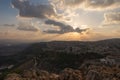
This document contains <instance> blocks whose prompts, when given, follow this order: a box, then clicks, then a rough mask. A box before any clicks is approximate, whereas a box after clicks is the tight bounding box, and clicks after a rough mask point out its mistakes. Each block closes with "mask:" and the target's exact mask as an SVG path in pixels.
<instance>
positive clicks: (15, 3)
mask: <svg viewBox="0 0 120 80" xmlns="http://www.w3.org/2000/svg"><path fill="white" fill-rule="evenodd" d="M108 38H120V0H0V40H13V41H14V40H18V41H53V40H67V41H71V40H75V41H88V40H101V39H108Z"/></svg>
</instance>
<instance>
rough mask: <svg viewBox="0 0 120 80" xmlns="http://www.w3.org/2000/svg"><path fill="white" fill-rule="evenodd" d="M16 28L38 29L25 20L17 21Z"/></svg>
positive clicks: (34, 30)
mask: <svg viewBox="0 0 120 80" xmlns="http://www.w3.org/2000/svg"><path fill="white" fill-rule="evenodd" d="M17 29H18V30H23V31H33V32H36V31H38V29H37V28H36V27H34V26H33V25H31V24H28V23H25V22H21V23H19V24H18V27H17Z"/></svg>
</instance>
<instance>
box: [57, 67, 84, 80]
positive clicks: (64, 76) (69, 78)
mask: <svg viewBox="0 0 120 80" xmlns="http://www.w3.org/2000/svg"><path fill="white" fill-rule="evenodd" d="M59 78H60V80H83V79H82V74H81V72H80V71H79V70H73V69H70V68H66V69H65V70H63V71H62V72H61V73H60V77H59Z"/></svg>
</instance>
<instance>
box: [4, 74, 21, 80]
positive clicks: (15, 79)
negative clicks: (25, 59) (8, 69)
mask: <svg viewBox="0 0 120 80" xmlns="http://www.w3.org/2000/svg"><path fill="white" fill-rule="evenodd" d="M5 80H22V77H21V76H20V75H19V74H16V73H12V74H8V75H7V77H6V78H5Z"/></svg>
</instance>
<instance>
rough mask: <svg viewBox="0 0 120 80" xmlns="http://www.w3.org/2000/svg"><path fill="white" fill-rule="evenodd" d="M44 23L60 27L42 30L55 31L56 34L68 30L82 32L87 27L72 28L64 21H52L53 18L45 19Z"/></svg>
mask: <svg viewBox="0 0 120 80" xmlns="http://www.w3.org/2000/svg"><path fill="white" fill-rule="evenodd" d="M45 24H48V25H54V26H58V27H59V28H60V30H47V31H44V32H46V33H57V34H64V33H68V32H78V33H81V32H84V31H86V30H87V29H79V28H76V29H73V27H72V26H70V25H66V24H64V23H61V22H57V21H54V20H47V21H46V22H45Z"/></svg>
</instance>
